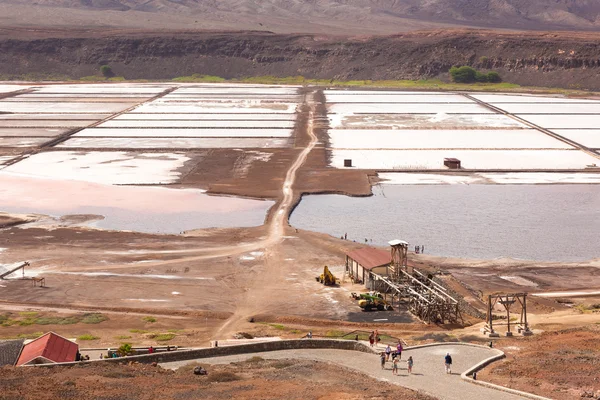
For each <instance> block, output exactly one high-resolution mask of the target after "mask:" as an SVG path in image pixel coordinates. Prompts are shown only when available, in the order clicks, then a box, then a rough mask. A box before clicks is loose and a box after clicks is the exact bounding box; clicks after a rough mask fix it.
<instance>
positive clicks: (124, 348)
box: [117, 343, 131, 357]
mask: <svg viewBox="0 0 600 400" xmlns="http://www.w3.org/2000/svg"><path fill="white" fill-rule="evenodd" d="M117 353H119V355H120V356H121V357H124V356H128V355H130V354H131V344H130V343H123V344H122V345H121V346H120V347H119V349H118V350H117Z"/></svg>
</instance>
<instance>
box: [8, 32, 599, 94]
mask: <svg viewBox="0 0 600 400" xmlns="http://www.w3.org/2000/svg"><path fill="white" fill-rule="evenodd" d="M82 35H83V36H81V37H78V38H65V37H59V38H51V37H50V38H46V39H31V40H18V39H12V38H5V39H0V74H2V75H4V76H5V77H6V76H7V75H12V76H16V75H25V74H40V75H43V74H57V75H66V76H69V77H72V78H79V77H82V76H86V75H93V74H96V73H97V72H98V67H99V66H100V65H102V64H109V65H111V67H112V68H113V70H114V71H115V73H116V74H118V75H123V76H125V77H126V78H128V79H142V78H143V79H172V78H175V77H178V76H187V75H191V74H193V73H199V74H208V75H218V76H223V77H225V78H242V77H249V76H262V75H273V76H280V77H285V76H296V75H302V76H304V77H307V78H323V79H374V80H377V79H421V78H431V77H436V76H439V75H440V74H445V73H446V72H447V71H448V69H449V68H450V67H451V66H452V65H472V66H474V67H477V68H481V69H484V70H489V69H493V70H497V71H498V72H500V73H501V74H502V76H503V77H504V78H505V80H507V81H509V82H514V83H519V84H523V85H535V86H557V87H572V88H587V89H600V79H598V77H599V76H600V75H599V74H600V40H598V39H599V36H600V34H591V33H589V34H576V33H572V34H565V35H559V34H553V33H547V34H515V33H506V34H498V33H497V32H491V31H490V32H486V31H430V32H420V33H411V34H405V35H396V36H388V37H370V38H339V37H336V38H327V37H322V36H313V35H278V34H268V33H263V32H242V33H233V32H232V33H227V32H212V33H211V32H188V33H179V34H150V33H139V32H138V33H137V34H134V33H131V34H127V35H124V34H122V33H121V34H115V35H107V36H103V37H96V35H95V34H94V33H93V32H92V33H90V32H88V33H87V34H85V35H84V34H82ZM86 35H87V37H86ZM89 36H92V37H89ZM0 37H1V36H0Z"/></svg>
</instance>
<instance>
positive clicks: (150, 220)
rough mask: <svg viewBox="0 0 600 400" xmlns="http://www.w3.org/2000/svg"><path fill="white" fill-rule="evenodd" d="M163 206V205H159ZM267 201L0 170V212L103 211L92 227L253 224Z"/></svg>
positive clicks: (161, 229)
mask: <svg viewBox="0 0 600 400" xmlns="http://www.w3.org/2000/svg"><path fill="white" fill-rule="evenodd" d="M165 205H168V207H165ZM272 205H273V202H272V201H261V200H252V199H241V198H237V197H221V196H209V195H206V194H205V193H204V191H203V190H199V189H172V188H163V187H147V186H115V185H106V184H100V183H92V182H82V181H74V180H63V179H46V178H33V177H26V176H23V175H19V174H10V173H6V172H4V171H2V172H0V211H6V212H11V213H39V214H46V215H53V216H62V215H73V214H87V215H103V216H104V217H105V218H104V219H103V220H99V221H95V222H94V223H93V226H95V227H98V228H103V229H116V230H132V231H140V232H149V233H174V234H178V233H180V232H181V231H185V230H190V229H198V228H211V227H235V226H258V225H261V224H262V223H263V221H264V218H265V215H266V212H267V210H268V209H269V208H270V207H271V206H272Z"/></svg>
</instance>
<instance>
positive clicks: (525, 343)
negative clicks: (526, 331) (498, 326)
mask: <svg viewBox="0 0 600 400" xmlns="http://www.w3.org/2000/svg"><path fill="white" fill-rule="evenodd" d="M596 319H598V315H596ZM497 347H498V348H500V349H501V350H503V351H504V352H506V354H507V358H506V359H505V360H502V361H500V362H498V363H495V364H493V365H492V366H491V367H488V368H486V369H485V370H484V371H483V372H481V373H480V374H479V375H478V378H479V379H481V380H486V381H490V382H493V383H496V384H499V385H504V386H508V387H511V388H514V389H519V390H526V391H531V392H534V393H536V394H538V395H542V396H547V397H550V398H552V399H557V400H563V399H564V400H567V399H574V398H578V397H585V396H584V394H586V393H587V394H592V393H596V395H595V397H593V398H594V399H595V398H597V397H598V396H599V395H600V378H599V377H600V325H598V324H597V323H596V324H594V325H589V326H585V327H581V328H573V329H566V330H559V331H553V332H544V333H543V334H541V335H536V336H532V337H527V338H515V339H507V340H503V341H502V342H501V344H499V345H498V346H497ZM590 397H591V396H590Z"/></svg>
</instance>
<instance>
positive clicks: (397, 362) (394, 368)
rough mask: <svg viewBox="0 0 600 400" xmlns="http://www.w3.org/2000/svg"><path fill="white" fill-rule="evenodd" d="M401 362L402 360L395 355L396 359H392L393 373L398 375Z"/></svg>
mask: <svg viewBox="0 0 600 400" xmlns="http://www.w3.org/2000/svg"><path fill="white" fill-rule="evenodd" d="M399 363H400V360H399V359H398V357H395V358H394V360H393V361H392V375H398V364H399Z"/></svg>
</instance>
